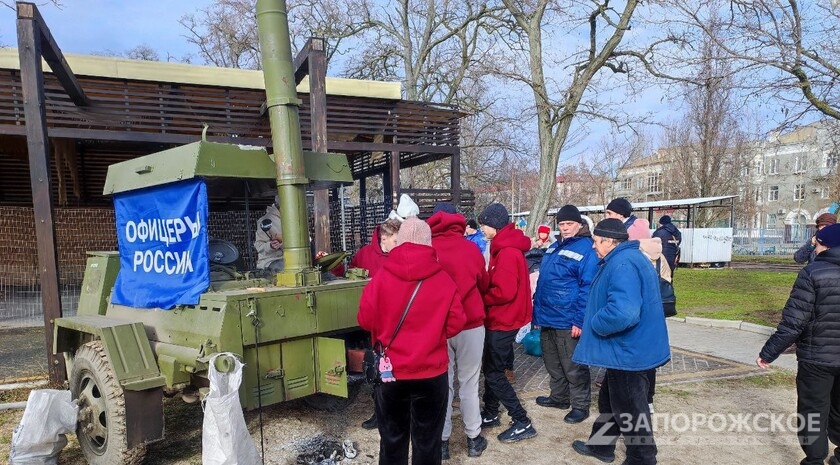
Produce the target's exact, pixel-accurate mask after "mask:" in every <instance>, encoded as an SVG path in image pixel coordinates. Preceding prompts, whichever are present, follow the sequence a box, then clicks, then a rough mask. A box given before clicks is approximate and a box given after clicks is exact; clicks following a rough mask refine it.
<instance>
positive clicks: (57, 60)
mask: <svg viewBox="0 0 840 465" xmlns="http://www.w3.org/2000/svg"><path fill="white" fill-rule="evenodd" d="M17 17H18V20H24V21H31V22H32V23H33V25H34V26H35V27H34V29H35V32H36V33H37V34H38V35H40V36H41V40H40V50H37V51H36V53H37V54H39V55H41V56H43V58H44V61H46V62H47V64H48V65H49V66H50V69H51V70H52V72H53V74H55V76H56V78H58V82H59V83H61V86H62V87H63V88H64V90H65V91H66V92H67V95H69V96H70V99H71V100H73V103H75V104H76V105H77V106H80V107H85V106H88V105H89V104H90V102H89V100H88V98H87V95H85V92H84V90H82V86H81V85H80V84H79V80H78V79H76V75H75V74H73V70H71V69H70V65H68V64H67V60H65V59H64V54H62V53H61V49H60V48H59V47H58V43H57V42H56V41H55V39H54V38H53V36H52V33H51V32H50V28H49V27H47V23H46V21H44V18H43V17H42V16H41V13H40V12H39V11H38V7H37V6H35V4H34V3H28V2H18V3H17ZM36 43H38V42H36ZM19 46H22V44H19Z"/></svg>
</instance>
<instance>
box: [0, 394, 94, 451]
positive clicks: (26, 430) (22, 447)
mask: <svg viewBox="0 0 840 465" xmlns="http://www.w3.org/2000/svg"><path fill="white" fill-rule="evenodd" d="M78 416H79V406H78V405H76V404H75V403H74V402H73V400H72V398H71V397H70V391H58V390H55V389H37V390H34V391H32V392H30V393H29V400H27V402H26V410H24V411H23V418H22V419H21V420H20V425H18V427H17V428H15V431H14V432H13V433H12V450H11V452H10V453H9V463H10V464H11V465H36V464H37V465H44V464H49V465H54V464H56V463H58V453H59V452H61V449H63V448H64V446H65V445H67V437H66V436H65V434H67V433H72V432H74V431H75V430H76V421H77V419H78Z"/></svg>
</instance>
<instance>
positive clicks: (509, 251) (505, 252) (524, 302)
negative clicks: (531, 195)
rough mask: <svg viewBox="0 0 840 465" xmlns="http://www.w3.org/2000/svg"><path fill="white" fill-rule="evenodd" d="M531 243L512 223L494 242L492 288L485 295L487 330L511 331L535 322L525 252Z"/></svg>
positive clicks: (497, 235)
mask: <svg viewBox="0 0 840 465" xmlns="http://www.w3.org/2000/svg"><path fill="white" fill-rule="evenodd" d="M530 248H531V239H529V238H528V236H526V235H525V234H524V233H523V232H522V231H520V230H518V229H516V228H515V227H514V226H513V223H509V224H508V225H507V226H505V227H503V228H502V229H500V230H499V231H498V232H497V233H496V237H494V238H493V239H492V240H491V241H490V264H489V273H490V287H489V288H488V289H487V293H486V294H484V305H485V306H486V307H487V321H486V322H485V326H486V327H487V329H492V330H496V331H510V330H514V329H519V328H521V327H522V326H524V325H525V324H527V323H529V322H530V321H531V314H532V313H533V310H534V306H533V302H532V301H531V285H530V282H531V281H530V280H529V277H528V266H527V265H526V263H525V252H527V251H528V250H529V249H530Z"/></svg>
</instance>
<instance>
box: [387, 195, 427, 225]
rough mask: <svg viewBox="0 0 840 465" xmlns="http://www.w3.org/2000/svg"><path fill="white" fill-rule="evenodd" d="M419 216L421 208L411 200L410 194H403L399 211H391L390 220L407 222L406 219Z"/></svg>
mask: <svg viewBox="0 0 840 465" xmlns="http://www.w3.org/2000/svg"><path fill="white" fill-rule="evenodd" d="M419 214H420V207H418V206H417V204H416V203H414V201H413V200H411V197H409V196H408V194H402V195H400V203H399V205H397V209H396V210H391V213H389V214H388V219H389V220H400V221H405V219H406V218H410V217H412V216H417V215H419Z"/></svg>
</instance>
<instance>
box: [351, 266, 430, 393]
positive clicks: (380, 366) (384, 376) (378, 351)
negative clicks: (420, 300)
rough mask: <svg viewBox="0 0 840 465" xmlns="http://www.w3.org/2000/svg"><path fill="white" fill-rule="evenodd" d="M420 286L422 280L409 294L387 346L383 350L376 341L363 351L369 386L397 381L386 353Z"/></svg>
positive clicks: (380, 343)
mask: <svg viewBox="0 0 840 465" xmlns="http://www.w3.org/2000/svg"><path fill="white" fill-rule="evenodd" d="M421 284H423V280H422V279H421V280H420V281H419V282H418V283H417V286H416V287H415V288H414V292H413V293H412V294H411V298H410V299H408V305H406V306H405V310H404V311H403V314H402V317H400V322H399V323H397V327H396V328H394V334H392V335H391V341H390V342H389V343H388V345H387V346H385V347H384V348H383V347H382V342H380V341H379V340H377V341H376V342H375V343H374V344H373V348H371V349H367V350H365V361H364V370H365V380H366V381H367V382H368V383H369V384H373V385H378V384H382V383H389V382H392V381H396V380H397V379H396V378H394V374H393V371H392V370H393V367H392V366H391V360H390V359H389V358H388V355H387V351H388V347H389V346H390V345H391V344H393V343H394V338H395V337H397V333H398V332H399V331H400V328H401V327H402V324H403V321H405V316H406V315H408V309H409V308H411V304H412V303H413V302H414V298H415V297H416V296H417V291H419V290H420V285H421Z"/></svg>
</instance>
